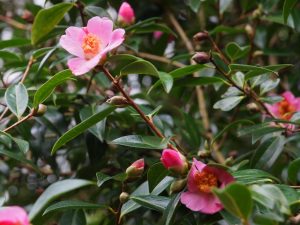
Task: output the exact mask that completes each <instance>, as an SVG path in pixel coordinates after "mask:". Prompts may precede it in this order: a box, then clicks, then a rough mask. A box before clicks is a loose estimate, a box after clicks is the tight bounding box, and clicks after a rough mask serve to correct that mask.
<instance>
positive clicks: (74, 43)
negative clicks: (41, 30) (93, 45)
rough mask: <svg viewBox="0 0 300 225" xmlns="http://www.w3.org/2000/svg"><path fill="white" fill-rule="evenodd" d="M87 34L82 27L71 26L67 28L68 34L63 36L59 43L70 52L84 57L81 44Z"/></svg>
mask: <svg viewBox="0 0 300 225" xmlns="http://www.w3.org/2000/svg"><path fill="white" fill-rule="evenodd" d="M85 35H86V33H85V32H84V30H83V29H82V28H79V27H69V28H68V29H66V34H65V35H62V36H61V38H60V40H59V44H60V45H61V46H62V47H63V48H64V49H65V50H67V51H68V52H69V53H70V54H72V55H75V56H78V57H81V58H83V50H82V47H81V45H82V42H83V38H84V36H85Z"/></svg>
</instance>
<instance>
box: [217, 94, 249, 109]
mask: <svg viewBox="0 0 300 225" xmlns="http://www.w3.org/2000/svg"><path fill="white" fill-rule="evenodd" d="M244 98H245V97H244V96H232V97H228V98H224V99H221V100H219V101H217V102H216V103H215V104H214V106H213V107H214V109H221V110H222V111H229V110H231V109H233V108H234V107H235V106H237V105H238V104H239V103H240V102H241V101H242V100H243V99H244Z"/></svg>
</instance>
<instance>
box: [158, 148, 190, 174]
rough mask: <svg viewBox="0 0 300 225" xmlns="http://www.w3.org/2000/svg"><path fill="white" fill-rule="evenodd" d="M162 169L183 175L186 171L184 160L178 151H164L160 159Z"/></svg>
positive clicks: (186, 165) (186, 166)
mask: <svg viewBox="0 0 300 225" xmlns="http://www.w3.org/2000/svg"><path fill="white" fill-rule="evenodd" d="M160 161H161V162H162V164H163V165H164V167H165V168H166V169H168V170H171V171H173V172H175V173H180V174H183V173H185V172H186V170H187V169H188V164H187V162H186V158H185V157H184V156H183V155H182V154H181V153H180V152H178V151H176V150H173V149H164V150H163V152H162V155H161V158H160Z"/></svg>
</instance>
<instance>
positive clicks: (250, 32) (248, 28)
mask: <svg viewBox="0 0 300 225" xmlns="http://www.w3.org/2000/svg"><path fill="white" fill-rule="evenodd" d="M245 31H246V33H247V34H248V36H249V37H250V38H253V37H254V29H253V27H252V26H251V25H250V24H247V25H246V26H245Z"/></svg>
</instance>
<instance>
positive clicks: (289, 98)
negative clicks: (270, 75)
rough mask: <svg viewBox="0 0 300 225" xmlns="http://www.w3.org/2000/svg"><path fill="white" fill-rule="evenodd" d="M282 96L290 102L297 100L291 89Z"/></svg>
mask: <svg viewBox="0 0 300 225" xmlns="http://www.w3.org/2000/svg"><path fill="white" fill-rule="evenodd" d="M281 96H282V97H284V98H285V99H286V100H287V101H288V102H290V103H292V102H294V100H295V96H294V95H293V93H292V92H290V91H286V92H284V93H283V94H282V95H281Z"/></svg>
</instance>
